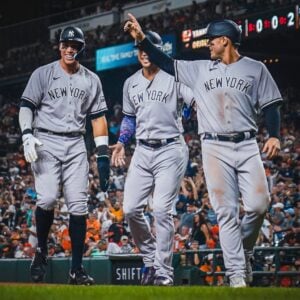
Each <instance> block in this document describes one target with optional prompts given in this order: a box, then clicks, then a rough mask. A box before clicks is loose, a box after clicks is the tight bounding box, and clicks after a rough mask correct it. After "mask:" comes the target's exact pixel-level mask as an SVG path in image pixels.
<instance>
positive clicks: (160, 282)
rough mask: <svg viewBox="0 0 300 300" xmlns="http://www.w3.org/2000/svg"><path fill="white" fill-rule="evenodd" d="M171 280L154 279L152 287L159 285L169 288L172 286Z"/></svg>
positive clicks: (160, 277) (164, 278)
mask: <svg viewBox="0 0 300 300" xmlns="http://www.w3.org/2000/svg"><path fill="white" fill-rule="evenodd" d="M173 284H174V283H173V280H172V279H170V278H166V277H162V276H158V277H156V278H155V279H154V285H159V286H170V285H173Z"/></svg>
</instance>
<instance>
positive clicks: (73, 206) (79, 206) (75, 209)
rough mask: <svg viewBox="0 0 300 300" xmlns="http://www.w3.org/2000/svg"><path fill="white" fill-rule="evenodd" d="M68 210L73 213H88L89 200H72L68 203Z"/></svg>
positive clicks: (80, 214)
mask: <svg viewBox="0 0 300 300" xmlns="http://www.w3.org/2000/svg"><path fill="white" fill-rule="evenodd" d="M68 210H69V213H70V214H71V215H77V216H82V215H86V214H87V212H88V207H87V202H86V200H85V199H83V200H81V201H72V202H71V203H69V205H68Z"/></svg>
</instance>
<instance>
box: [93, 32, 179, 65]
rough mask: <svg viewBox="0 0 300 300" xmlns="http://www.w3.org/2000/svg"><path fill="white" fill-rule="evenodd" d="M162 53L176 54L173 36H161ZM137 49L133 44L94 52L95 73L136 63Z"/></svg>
mask: <svg viewBox="0 0 300 300" xmlns="http://www.w3.org/2000/svg"><path fill="white" fill-rule="evenodd" d="M162 40H163V51H164V52H165V53H166V54H168V55H170V56H174V55H175V53H176V38H175V35H174V34H168V35H163V36H162ZM137 55H138V49H137V48H134V43H127V44H122V45H118V46H112V47H107V48H102V49H98V50H96V71H104V70H109V69H114V68H120V67H124V66H129V65H133V64H137V63H138V59H137Z"/></svg>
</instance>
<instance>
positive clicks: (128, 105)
mask: <svg viewBox="0 0 300 300" xmlns="http://www.w3.org/2000/svg"><path fill="white" fill-rule="evenodd" d="M128 87H129V79H127V80H126V81H125V83H124V85H123V114H124V115H127V116H132V117H134V116H135V108H134V105H133V103H132V102H131V101H130V97H129V90H128Z"/></svg>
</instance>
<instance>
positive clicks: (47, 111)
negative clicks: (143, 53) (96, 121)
mask: <svg viewBox="0 0 300 300" xmlns="http://www.w3.org/2000/svg"><path fill="white" fill-rule="evenodd" d="M22 99H24V100H26V101H29V102H31V103H32V104H33V105H34V106H35V107H36V110H35V116H34V122H33V129H34V135H35V136H36V137H37V138H38V139H39V140H40V141H41V142H42V143H43V145H42V146H39V147H37V149H36V150H37V154H38V160H37V161H35V162H33V163H32V170H33V172H34V176H35V185H36V190H37V195H38V196H37V197H38V205H39V206H40V207H41V208H43V209H46V210H50V209H53V207H54V205H55V201H56V199H57V196H58V193H59V187H60V186H59V185H60V184H62V185H63V189H64V196H65V199H66V201H67V205H68V208H69V212H70V213H71V214H73V215H84V214H86V213H87V188H88V170H89V165H88V161H87V153H86V148H85V143H84V138H83V133H84V132H85V122H86V116H87V115H91V116H93V115H97V114H99V113H101V112H104V111H106V110H107V107H106V102H105V99H104V95H103V91H102V85H101V82H100V79H99V78H98V76H97V75H96V74H94V73H93V72H91V71H89V70H88V69H87V68H85V67H83V66H82V65H80V69H79V70H78V72H77V73H75V74H73V75H70V74H67V73H66V72H65V71H64V70H63V69H62V68H61V66H60V63H59V61H55V62H53V63H50V64H48V65H45V66H42V67H40V68H38V69H36V70H35V71H34V72H33V73H32V75H31V77H30V80H29V82H28V84H27V86H26V88H25V90H24V92H23V95H22Z"/></svg>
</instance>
